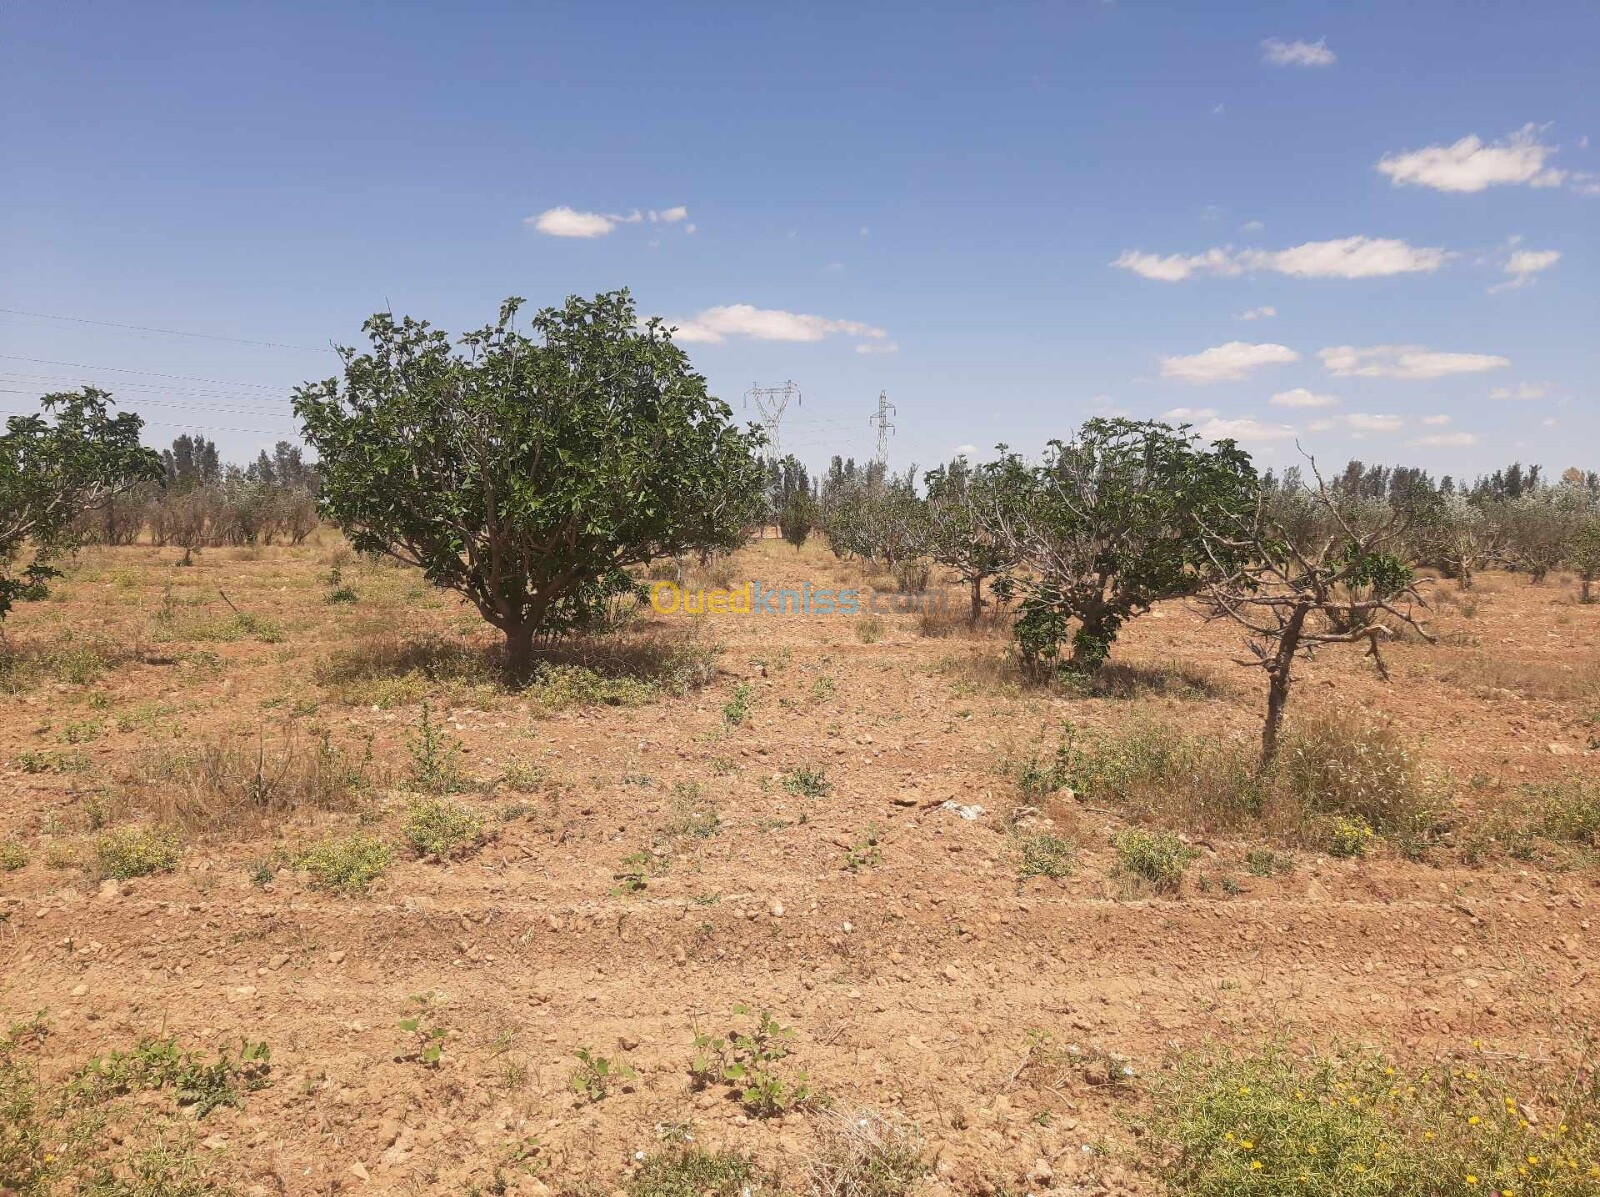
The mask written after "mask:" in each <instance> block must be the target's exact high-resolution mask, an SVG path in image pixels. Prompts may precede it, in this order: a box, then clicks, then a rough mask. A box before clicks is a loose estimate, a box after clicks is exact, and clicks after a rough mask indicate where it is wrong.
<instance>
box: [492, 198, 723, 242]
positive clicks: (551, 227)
mask: <svg viewBox="0 0 1600 1197" xmlns="http://www.w3.org/2000/svg"><path fill="white" fill-rule="evenodd" d="M688 215H689V209H688V208H685V207H682V206H681V205H680V206H679V207H676V208H665V209H662V210H660V211H657V210H656V209H653V208H652V209H651V210H650V211H649V212H648V213H645V212H641V211H639V209H637V208H635V209H634V210H633V211H631V212H628V213H626V214H625V215H621V214H618V213H616V212H579V211H578V210H577V209H575V208H569V207H567V206H565V205H562V206H561V207H559V208H546V209H545V210H544V211H543V212H541V213H539V214H538V215H537V216H529V217H527V218H526V219H524V220H523V222H522V223H523V224H531V225H532V226H533V227H534V228H535V229H537V230H538V231H539V232H541V233H543V234H545V235H546V236H548V237H586V238H592V237H604V236H605V235H606V234H608V233H610V232H611V231H612V230H613V229H615V228H616V227H617V226H618V225H619V224H639V223H640V222H642V221H644V220H646V219H648V220H649V221H650V223H652V224H655V223H656V222H658V221H662V222H665V223H667V224H677V223H678V222H679V221H682V220H685V219H686V218H687V217H688ZM685 231H687V232H690V233H692V232H694V225H692V224H691V225H689V226H688V228H687V229H686V230H685Z"/></svg>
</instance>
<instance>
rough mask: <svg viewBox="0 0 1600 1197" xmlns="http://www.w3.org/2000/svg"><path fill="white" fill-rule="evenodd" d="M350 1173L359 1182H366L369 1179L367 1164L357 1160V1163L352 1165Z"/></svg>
mask: <svg viewBox="0 0 1600 1197" xmlns="http://www.w3.org/2000/svg"><path fill="white" fill-rule="evenodd" d="M349 1172H350V1175H351V1176H354V1177H355V1178H356V1179H357V1180H366V1179H368V1177H367V1166H366V1165H365V1164H363V1163H362V1162H361V1161H360V1160H357V1161H356V1162H355V1163H353V1164H351V1165H350V1168H349Z"/></svg>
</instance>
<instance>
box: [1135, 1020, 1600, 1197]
mask: <svg viewBox="0 0 1600 1197" xmlns="http://www.w3.org/2000/svg"><path fill="white" fill-rule="evenodd" d="M1593 1077H1594V1073H1593V1071H1592V1069H1584V1070H1579V1071H1578V1072H1576V1073H1572V1074H1561V1073H1556V1072H1551V1071H1545V1070H1538V1069H1534V1068H1531V1067H1527V1068H1521V1069H1516V1070H1514V1071H1509V1072H1501V1071H1497V1070H1496V1069H1495V1067H1493V1066H1491V1065H1489V1064H1488V1063H1487V1062H1485V1061H1482V1060H1476V1059H1473V1058H1471V1057H1468V1058H1466V1059H1455V1060H1445V1061H1442V1062H1440V1063H1438V1064H1436V1065H1433V1066H1431V1067H1425V1068H1407V1067H1405V1066H1403V1065H1402V1064H1400V1063H1398V1062H1396V1061H1393V1060H1390V1059H1387V1058H1386V1057H1384V1056H1382V1055H1378V1054H1376V1053H1371V1052H1364V1051H1335V1052H1332V1053H1329V1054H1325V1055H1304V1056H1302V1055H1296V1054H1292V1053H1290V1052H1289V1051H1287V1050H1286V1049H1285V1048H1283V1047H1281V1046H1276V1045H1271V1046H1267V1047H1264V1048H1260V1049H1256V1050H1249V1051H1231V1050H1228V1049H1226V1048H1208V1049H1205V1050H1202V1051H1200V1052H1197V1053H1194V1054H1191V1055H1187V1056H1183V1057H1180V1058H1178V1059H1177V1060H1176V1061H1174V1063H1173V1066H1172V1067H1171V1068H1170V1069H1167V1070H1164V1071H1163V1072H1161V1073H1160V1074H1158V1075H1157V1076H1156V1078H1155V1079H1154V1081H1153V1082H1152V1084H1153V1111H1152V1114H1151V1116H1150V1118H1149V1119H1148V1121H1147V1123H1146V1125H1145V1127H1144V1130H1145V1131H1146V1132H1147V1133H1146V1134H1145V1135H1144V1136H1143V1137H1142V1139H1141V1142H1143V1143H1144V1144H1145V1145H1146V1148H1147V1150H1148V1151H1150V1152H1151V1153H1152V1154H1153V1155H1154V1156H1155V1157H1156V1158H1155V1161H1154V1162H1155V1166H1156V1167H1157V1168H1158V1170H1159V1171H1160V1172H1161V1174H1162V1176H1163V1178H1164V1180H1165V1181H1166V1185H1167V1191H1168V1192H1170V1193H1172V1194H1174V1195H1175V1197H1237V1195H1238V1194H1263V1195H1269V1194H1270V1195H1273V1197H1277V1195H1279V1194H1282V1195H1285V1197H1287V1195H1289V1194H1310V1195H1312V1197H1433V1195H1438V1197H1446V1195H1450V1197H1456V1195H1460V1194H1472V1193H1482V1194H1484V1197H1489V1195H1490V1194H1495V1193H1498V1194H1501V1195H1511V1194H1549V1195H1550V1197H1578V1195H1579V1194H1593V1193H1594V1192H1596V1191H1600V1086H1597V1085H1596V1083H1595V1081H1594V1079H1593Z"/></svg>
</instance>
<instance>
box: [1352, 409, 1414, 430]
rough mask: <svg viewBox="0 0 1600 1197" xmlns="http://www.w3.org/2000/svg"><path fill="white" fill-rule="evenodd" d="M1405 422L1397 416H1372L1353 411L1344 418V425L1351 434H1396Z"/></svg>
mask: <svg viewBox="0 0 1600 1197" xmlns="http://www.w3.org/2000/svg"><path fill="white" fill-rule="evenodd" d="M1404 423H1405V421H1404V420H1402V419H1401V418H1400V417H1399V416H1374V415H1368V414H1367V413H1366V412H1359V411H1353V412H1351V413H1350V414H1349V415H1348V416H1346V417H1345V418H1344V425H1345V427H1346V428H1349V429H1350V430H1351V431H1353V432H1398V431H1400V428H1401V427H1402V426H1403V425H1404Z"/></svg>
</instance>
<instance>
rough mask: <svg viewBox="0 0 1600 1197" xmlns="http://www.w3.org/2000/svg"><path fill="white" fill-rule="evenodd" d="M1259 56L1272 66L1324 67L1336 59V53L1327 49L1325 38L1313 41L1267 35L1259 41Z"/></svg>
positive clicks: (1330, 64)
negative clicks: (1267, 36)
mask: <svg viewBox="0 0 1600 1197" xmlns="http://www.w3.org/2000/svg"><path fill="white" fill-rule="evenodd" d="M1261 57H1262V59H1263V60H1264V61H1266V62H1270V63H1271V64H1272V65H1273V66H1303V67H1324V66H1332V65H1333V64H1334V63H1335V62H1337V61H1338V55H1336V54H1335V53H1334V52H1333V51H1332V50H1330V49H1328V45H1327V39H1326V38H1320V37H1319V38H1318V39H1317V40H1316V41H1314V42H1300V41H1295V42H1286V41H1283V40H1282V39H1281V38H1276V37H1269V38H1267V40H1266V41H1264V42H1262V43H1261Z"/></svg>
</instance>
